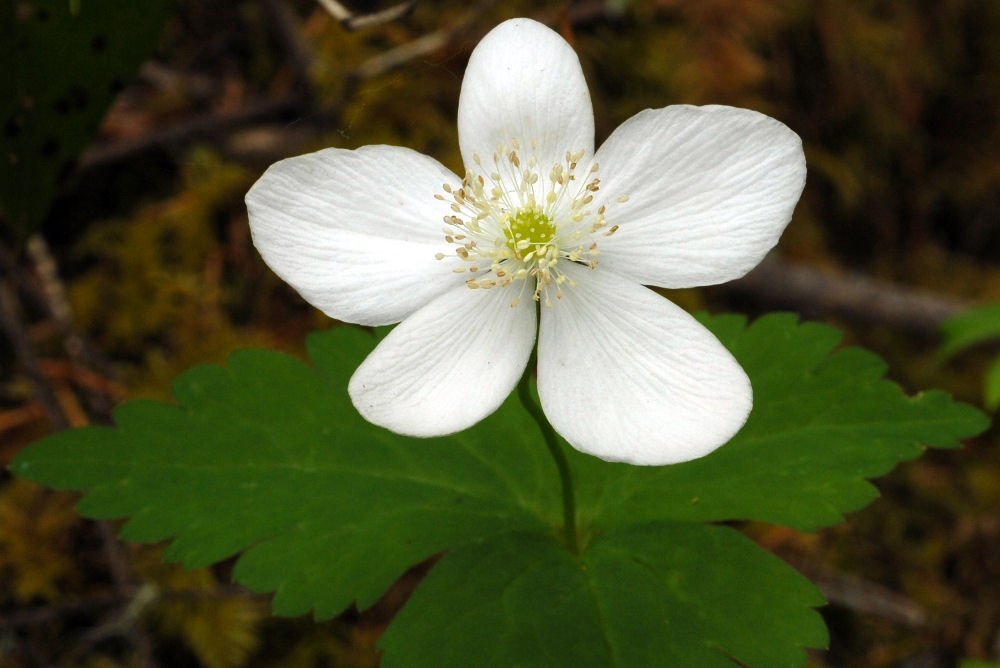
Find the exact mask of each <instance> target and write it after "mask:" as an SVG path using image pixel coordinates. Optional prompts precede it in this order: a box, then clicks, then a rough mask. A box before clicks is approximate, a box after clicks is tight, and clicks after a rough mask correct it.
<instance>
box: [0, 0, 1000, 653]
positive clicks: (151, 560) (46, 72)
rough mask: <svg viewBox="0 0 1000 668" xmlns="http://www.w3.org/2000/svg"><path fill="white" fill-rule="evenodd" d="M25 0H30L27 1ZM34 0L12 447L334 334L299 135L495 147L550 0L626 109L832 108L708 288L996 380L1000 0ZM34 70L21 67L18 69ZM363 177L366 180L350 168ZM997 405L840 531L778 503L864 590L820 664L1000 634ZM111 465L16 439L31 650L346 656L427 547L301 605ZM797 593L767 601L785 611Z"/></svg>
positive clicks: (0, 613)
mask: <svg viewBox="0 0 1000 668" xmlns="http://www.w3.org/2000/svg"><path fill="white" fill-rule="evenodd" d="M5 4H6V3H5ZM134 4H135V6H134V7H133V6H123V5H122V3H116V2H110V1H109V0H11V2H10V3H9V5H7V8H3V9H0V12H2V14H3V16H2V17H0V21H2V23H0V57H2V58H3V59H4V60H3V61H2V62H0V71H3V72H6V73H8V74H9V73H13V74H14V76H13V77H12V78H13V79H14V80H13V81H12V82H10V84H8V83H4V97H3V99H0V105H2V106H0V111H2V116H0V123H3V132H2V135H0V143H2V144H3V152H2V155H0V271H2V283H0V326H2V328H0V342H2V343H0V465H4V466H5V465H6V464H8V463H9V462H10V459H11V458H12V457H13V456H14V454H16V453H17V452H18V450H20V449H21V448H23V447H24V446H26V445H28V444H29V443H31V442H33V441H34V440H37V439H38V438H40V437H42V436H44V435H45V434H47V433H50V432H51V431H52V430H54V429H61V428H65V427H67V426H77V425H82V424H88V423H108V422H109V420H110V410H111V408H112V407H113V406H114V405H115V404H117V403H118V402H120V401H122V400H125V399H129V398H135V397H153V398H158V399H168V398H169V382H170V379H171V378H173V377H174V376H175V375H177V374H178V373H180V372H181V371H183V370H185V369H186V368H188V367H190V366H191V365H194V364H197V363H205V362H222V361H224V359H225V356H226V355H227V353H229V352H230V351H232V350H234V349H237V348H244V347H251V346H268V347H273V348H278V349H283V350H286V351H289V352H291V353H293V354H301V353H302V341H303V336H304V335H305V333H306V332H308V331H310V330H313V329H320V328H326V327H328V326H329V325H330V321H329V320H328V319H327V318H325V317H324V316H323V315H322V314H320V313H319V312H317V311H315V310H314V309H312V308H311V307H309V306H308V305H306V304H305V303H304V302H303V301H302V300H301V299H300V298H299V297H298V296H297V295H296V294H295V293H294V292H293V291H292V290H291V289H290V288H288V287H287V286H286V285H284V284H283V283H282V282H281V281H279V280H278V279H277V278H276V277H275V276H274V275H273V274H272V273H271V272H270V270H268V269H267V268H266V266H265V265H264V264H263V262H262V261H261V260H260V258H259V256H258V255H257V253H256V251H255V250H254V249H253V247H252V245H251V243H250V239H249V230H248V227H247V220H246V211H245V208H244V205H243V195H244V194H245V192H246V191H247V189H248V188H249V186H250V185H251V184H252V183H253V182H254V180H255V179H256V178H257V177H258V176H259V175H260V174H261V173H262V171H263V170H264V169H265V168H266V167H267V165H269V164H270V163H271V162H273V161H275V160H278V159H280V158H283V157H287V156H290V155H296V154H299V153H303V152H307V151H311V150H316V149H319V148H322V147H326V146H338V147H344V148H356V147H358V146H361V145H364V144H372V143H388V144H397V145H403V146H408V147H411V148H414V149H416V150H419V151H422V152H424V153H427V154H430V155H433V156H435V157H436V158H438V159H440V160H441V161H442V162H444V163H445V164H446V165H447V166H449V167H450V168H452V169H453V170H456V171H461V160H460V157H459V153H458V144H457V134H456V129H455V112H456V108H457V103H458V92H459V87H460V84H461V78H462V73H463V70H464V67H465V63H466V61H467V59H468V56H469V53H470V51H471V49H472V48H473V47H474V46H475V44H476V42H477V41H478V40H479V39H480V38H481V37H482V36H483V35H484V34H485V33H486V32H488V31H489V30H490V29H491V28H492V27H493V26H495V25H496V24H497V23H499V22H500V21H502V20H503V19H506V18H510V17H514V16H529V17H532V18H535V19H537V20H540V21H543V22H545V23H547V24H548V25H550V26H552V27H553V28H555V29H556V30H558V31H559V32H560V33H561V34H562V35H563V36H564V37H565V38H566V39H567V40H568V41H569V42H570V43H571V44H573V46H574V47H575V48H576V50H577V51H578V53H579V55H580V60H581V62H582V64H583V69H584V72H585V73H586V76H587V80H588V82H589V84H590V87H591V95H592V98H593V100H594V105H595V115H596V120H597V137H598V141H599V142H600V141H601V140H602V139H603V138H604V137H606V136H607V135H608V133H609V132H610V131H611V130H613V129H614V128H615V127H616V126H617V125H618V124H619V123H621V122H622V121H624V120H626V119H627V118H629V117H630V116H632V115H633V114H635V113H636V112H638V111H640V110H641V109H644V108H647V107H654V108H655V107H662V106H666V105H669V104H677V103H688V104H709V103H719V104H729V105H736V106H741V107H749V108H752V109H756V110H758V111H761V112H763V113H766V114H769V115H771V116H773V117H775V118H777V119H779V120H781V121H783V122H784V123H786V124H787V125H788V126H789V127H791V128H792V129H793V130H795V131H796V132H798V133H799V135H800V136H801V137H802V139H803V142H804V144H805V150H806V156H807V160H808V164H809V177H808V183H807V185H806V189H805V193H804V194H803V197H802V200H801V202H800V203H799V206H798V209H797V210H796V212H795V217H794V219H793V221H792V223H791V225H790V226H789V227H788V230H787V231H786V232H785V235H784V237H783V238H782V240H781V243H780V246H779V248H778V249H777V251H775V253H773V254H772V257H771V258H769V259H768V260H767V261H766V262H765V264H764V265H762V266H761V267H760V268H759V269H758V270H756V271H754V272H753V273H752V274H750V275H749V276H748V277H746V278H744V279H742V280H740V281H737V282H734V283H732V284H729V285H725V286H718V287H713V288H709V289H702V290H698V291H675V292H670V293H669V296H670V298H672V299H674V300H675V301H677V302H678V303H680V304H681V305H682V306H684V307H685V308H688V309H690V310H697V309H709V310H712V311H738V312H743V313H747V314H749V315H751V316H753V315H756V314H760V313H763V312H765V311H768V310H774V309H783V310H793V311H797V312H799V313H801V314H802V317H803V318H809V319H817V320H822V321H824V322H828V323H831V324H833V325H836V326H838V327H840V328H841V329H843V330H844V331H845V343H846V344H849V345H855V344H856V345H863V346H866V347H868V348H870V349H872V350H874V351H875V352H877V353H878V354H880V355H882V356H883V357H884V358H885V359H886V360H887V362H888V363H889V375H890V376H891V377H892V378H893V379H894V380H896V381H898V382H899V383H900V384H902V386H903V387H904V388H905V389H906V390H907V391H908V392H911V393H913V392H917V391H919V390H920V389H922V388H930V387H942V388H945V389H947V390H950V391H951V392H953V393H954V394H955V395H956V396H957V397H958V398H960V399H962V400H964V401H968V402H971V403H974V404H979V405H981V402H982V399H981V396H982V383H983V376H984V371H985V369H986V368H987V367H988V366H989V365H990V364H991V362H992V360H993V359H994V358H995V357H996V355H997V352H998V350H1000V348H998V347H997V346H996V345H995V344H994V345H992V346H991V345H985V346H980V347H977V348H974V349H972V350H969V351H966V352H963V353H961V354H959V355H957V356H955V357H953V358H951V359H948V360H942V359H941V357H940V355H939V350H940V346H941V337H940V326H941V323H942V322H943V321H944V320H945V319H947V318H949V317H952V316H954V315H956V314H959V313H961V312H963V311H965V310H966V309H968V308H970V307H972V306H975V305H981V304H986V303H989V302H991V301H997V300H1000V38H998V35H1000V3H998V2H994V1H993V0H815V1H809V0H578V1H574V2H566V1H561V2H528V1H520V0H512V1H509V2H505V1H499V0H492V1H490V0H478V1H475V2H459V1H441V2H432V1H430V0H410V1H408V2H404V3H402V4H394V3H392V2H384V1H376V0H372V1H370V2H366V1H364V0H352V1H350V2H347V1H346V0H345V2H344V4H339V3H336V2H331V1H330V0H323V1H320V2H317V1H315V0H313V1H310V0H176V1H170V0H149V1H148V2H145V3H134ZM3 76H4V77H5V78H6V77H7V75H6V74H5V75H3ZM347 187H349V184H347ZM998 437H1000V434H998V430H997V429H996V428H995V427H994V428H993V429H991V431H990V432H988V433H987V434H985V435H984V436H982V437H980V438H979V439H978V440H976V441H973V442H969V443H967V444H966V447H965V448H964V449H962V450H959V451H946V452H930V453H928V454H927V455H926V456H925V457H923V458H922V459H920V460H919V461H916V462H912V463H908V464H905V465H903V466H901V467H900V468H899V469H898V470H896V471H894V472H893V473H892V474H890V475H889V476H886V477H884V478H882V479H880V480H878V481H877V482H876V484H877V486H878V487H879V488H880V490H881V491H882V496H881V498H880V499H879V500H877V501H876V502H875V503H873V504H872V505H871V506H870V507H868V508H867V509H865V510H864V511H861V512H859V513H855V514H853V515H852V516H850V517H849V518H848V521H847V522H846V523H844V524H842V525H840V526H837V527H834V528H832V529H827V530H823V531H820V532H819V533H817V534H800V533H796V532H793V531H789V530H786V529H783V528H780V527H772V526H765V525H753V524H750V525H746V526H745V527H744V529H745V531H746V532H747V533H748V534H749V535H750V536H751V537H752V538H754V539H755V540H756V541H757V542H759V543H760V544H761V545H763V546H765V547H767V548H768V549H771V550H773V551H775V552H776V553H777V554H779V555H780V556H782V557H783V558H784V559H786V560H787V561H788V562H789V563H791V564H792V565H793V566H795V567H796V568H798V569H799V570H800V571H802V572H803V573H805V574H806V575H807V576H809V577H810V578H812V579H813V580H814V581H815V582H816V583H817V584H818V585H819V586H820V587H821V588H822V589H823V591H824V593H825V594H826V596H827V598H828V599H829V600H830V605H829V606H827V607H826V608H824V609H823V615H824V617H825V618H826V620H827V623H828V625H829V627H830V631H831V646H830V649H829V651H817V652H813V653H812V654H811V655H810V665H811V666H816V667H823V666H859V667H861V666H864V667H868V666H905V667H909V668H936V667H950V666H955V665H958V663H959V662H960V661H961V660H964V659H979V660H995V661H1000V453H998V447H997V445H998V443H997V442H998ZM76 499H77V497H76V496H75V495H72V494H64V493H56V492H52V491H47V490H44V489H42V488H39V487H37V486H35V485H32V484H29V483H26V482H23V481H20V480H16V479H13V478H12V477H11V476H10V475H9V474H8V473H6V472H2V473H0V665H2V666H4V667H7V666H11V667H13V668H20V667H27V666H71V667H75V666H80V667H87V668H111V667H117V666H140V667H143V668H146V667H153V666H181V667H185V666H191V667H201V666H204V667H206V668H236V667H239V666H255V667H257V666H259V667H270V666H304V667H305V666H309V667H312V666H331V667H333V666H345V667H354V666H357V667H361V666H375V665H377V664H378V653H377V651H376V650H375V643H376V641H377V639H378V636H379V633H380V632H381V631H382V629H383V628H384V627H385V626H386V625H387V624H388V623H389V621H390V620H391V618H392V615H393V614H394V612H395V610H397V609H398V608H399V607H400V606H401V605H402V604H403V602H405V599H406V596H407V595H408V593H409V592H410V591H411V590H412V588H413V587H414V586H415V585H416V584H417V583H418V582H419V579H420V576H421V574H422V572H423V570H422V569H423V568H424V567H421V568H417V569H415V570H414V571H412V572H411V573H408V574H407V575H405V576H404V577H403V578H402V579H401V580H400V581H399V582H398V583H397V585H396V586H395V587H394V588H393V589H392V590H390V591H389V592H388V593H387V594H386V596H385V598H384V599H383V600H382V601H380V602H379V603H378V604H377V605H376V606H375V607H374V608H372V609H370V610H362V611H358V610H348V611H346V612H344V614H343V615H341V616H339V617H338V618H336V619H334V620H332V621H329V622H325V623H322V624H316V623H313V622H312V621H311V620H310V619H308V618H303V619H292V620H288V619H275V618H272V617H271V616H270V614H269V608H268V605H267V599H266V597H260V596H256V595H253V594H250V593H248V592H246V591H244V590H243V589H241V588H239V587H236V586H234V585H232V584H230V583H229V579H228V572H229V570H230V567H231V563H223V564H220V565H217V566H216V567H214V568H212V569H206V570H200V571H191V572H184V571H182V570H180V569H179V568H176V567H173V566H170V565H163V564H161V563H160V562H159V553H160V551H161V547H157V546H139V545H133V544H123V543H119V542H117V541H116V540H115V539H114V534H115V531H116V526H115V525H114V524H113V523H100V522H90V521H85V520H82V519H80V518H79V517H78V516H77V515H76V514H75V513H74V511H73V505H74V503H75V501H76ZM761 623H767V620H761Z"/></svg>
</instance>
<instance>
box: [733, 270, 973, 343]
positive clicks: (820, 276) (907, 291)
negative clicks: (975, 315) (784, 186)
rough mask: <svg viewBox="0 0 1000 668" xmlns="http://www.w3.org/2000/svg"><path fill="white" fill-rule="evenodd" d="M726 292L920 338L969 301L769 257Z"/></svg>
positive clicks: (929, 334) (934, 331)
mask: <svg viewBox="0 0 1000 668" xmlns="http://www.w3.org/2000/svg"><path fill="white" fill-rule="evenodd" d="M722 289H723V290H725V291H727V292H732V293H734V294H739V295H742V296H747V297H751V298H753V299H755V300H759V301H761V302H764V303H766V305H767V306H769V307H778V308H792V309H795V310H797V311H800V312H802V313H806V314H817V315H826V314H831V313H832V314H836V315H840V316H843V317H845V318H849V319H851V320H855V321H858V322H863V323H870V324H879V325H888V326H890V327H894V328H896V329H899V330H902V331H904V332H907V333H909V334H913V335H916V336H920V337H923V338H928V339H931V338H935V337H936V336H937V333H938V327H939V326H940V325H941V323H942V322H943V321H944V320H946V319H947V318H950V317H951V316H953V315H955V314H957V313H959V312H961V311H963V310H965V309H967V308H969V307H970V306H972V304H971V302H968V301H966V300H963V299H959V298H954V297H942V296H939V295H935V294H932V293H929V292H924V291H920V290H914V289H913V288H910V287H908V286H905V285H900V284H898V283H891V282H889V281H881V280H877V279H874V278H872V277H870V276H865V275H863V274H857V273H844V274H839V275H835V274H824V273H822V272H820V271H817V270H816V269H811V268H808V267H803V266H795V265H791V264H788V263H786V262H784V261H782V260H779V259H777V258H770V259H768V260H766V261H764V262H763V263H761V265H760V266H759V267H757V268H756V269H754V270H753V271H752V272H750V273H749V274H747V275H746V276H744V277H743V278H741V279H740V280H738V281H733V282H732V283H727V284H726V285H725V286H724V287H723V288H722Z"/></svg>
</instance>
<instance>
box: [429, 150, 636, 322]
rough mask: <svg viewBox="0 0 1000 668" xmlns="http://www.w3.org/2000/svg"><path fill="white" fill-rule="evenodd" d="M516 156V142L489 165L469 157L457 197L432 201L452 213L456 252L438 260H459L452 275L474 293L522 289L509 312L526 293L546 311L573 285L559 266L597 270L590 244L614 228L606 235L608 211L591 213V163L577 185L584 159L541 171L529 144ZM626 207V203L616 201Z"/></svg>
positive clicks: (594, 182)
mask: <svg viewBox="0 0 1000 668" xmlns="http://www.w3.org/2000/svg"><path fill="white" fill-rule="evenodd" d="M521 151H522V149H521V144H520V142H519V141H517V140H516V139H515V140H511V143H510V145H499V146H497V150H496V152H495V153H493V155H492V164H489V163H488V162H486V161H484V160H482V159H481V158H480V156H479V155H474V156H473V160H474V162H475V165H474V167H475V169H468V170H467V171H466V173H465V178H463V179H462V185H461V186H460V187H459V188H457V189H455V188H452V187H451V186H450V185H448V184H445V185H444V186H443V188H444V192H445V193H446V194H445V195H441V194H437V195H435V196H434V197H435V198H437V199H438V200H442V201H448V200H451V204H450V206H451V210H452V211H453V212H454V214H452V215H447V216H445V217H444V223H445V228H444V239H445V241H446V242H448V243H449V244H452V245H453V246H454V250H453V252H452V253H438V254H437V255H436V257H437V259H439V260H443V259H444V258H446V257H454V258H458V259H459V260H460V262H458V263H456V264H455V266H454V268H453V271H455V272H456V273H460V274H461V273H468V274H470V277H469V278H468V279H467V280H466V281H465V283H466V285H468V286H469V288H472V289H483V290H488V289H491V288H496V287H508V286H511V285H516V284H518V283H520V289H519V290H518V293H517V294H516V295H515V296H514V298H513V299H512V300H511V302H510V305H511V307H514V306H517V304H518V303H519V302H520V300H521V297H522V296H523V295H524V293H525V291H526V289H531V295H532V299H534V300H535V301H539V302H543V303H544V304H545V305H546V306H552V300H551V296H552V295H553V294H554V296H555V298H556V299H560V298H562V296H563V287H564V285H565V286H568V287H573V286H574V285H575V283H574V282H573V280H572V279H569V278H568V276H567V275H566V274H565V273H564V272H563V270H562V269H563V267H564V266H565V264H564V263H567V262H572V263H576V264H580V265H583V266H586V267H589V268H590V269H595V268H596V267H597V254H598V251H597V242H596V241H595V239H594V237H595V236H597V234H598V231H601V234H602V235H603V236H611V235H612V234H614V233H615V231H617V230H618V226H617V225H613V226H611V227H610V228H608V229H607V230H604V229H603V228H605V227H607V221H606V220H605V212H606V206H600V207H598V208H597V209H596V210H593V209H592V208H591V206H590V205H591V202H593V200H594V194H595V193H596V192H597V191H598V190H600V187H601V186H600V183H601V180H600V179H599V178H597V177H596V176H593V175H594V174H595V173H596V172H597V168H598V167H597V163H592V164H591V165H590V166H589V168H588V169H587V171H586V177H587V178H589V179H590V180H589V181H585V180H584V179H583V178H580V176H581V174H580V172H581V171H582V170H581V169H580V165H579V161H580V160H581V159H582V158H583V156H584V152H583V151H575V152H567V153H566V156H565V160H564V161H560V162H558V163H556V164H554V165H552V166H551V167H549V168H548V169H547V170H546V171H543V170H542V168H541V166H540V165H539V164H538V159H537V157H536V155H535V153H536V151H535V143H534V142H531V143H530V146H529V147H528V150H527V151H525V152H524V153H523V155H524V157H522V153H521ZM525 157H526V159H525ZM626 200H628V196H626V195H622V196H620V197H619V198H618V199H617V201H618V202H625V201H626ZM532 288H533V289H532Z"/></svg>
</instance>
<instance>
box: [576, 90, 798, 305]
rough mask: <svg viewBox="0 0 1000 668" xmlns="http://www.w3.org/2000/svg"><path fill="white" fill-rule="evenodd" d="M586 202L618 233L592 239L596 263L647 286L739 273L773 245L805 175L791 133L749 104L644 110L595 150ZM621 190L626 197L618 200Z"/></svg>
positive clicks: (698, 281)
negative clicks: (595, 182) (595, 179)
mask: <svg viewBox="0 0 1000 668" xmlns="http://www.w3.org/2000/svg"><path fill="white" fill-rule="evenodd" d="M596 160H597V161H598V163H599V164H600V172H599V173H598V176H600V177H601V179H602V184H601V191H600V192H599V197H597V198H595V201H594V203H593V206H594V207H595V208H596V207H598V206H600V205H601V204H602V203H606V204H607V205H608V214H607V220H608V223H609V224H611V225H615V224H617V225H619V226H620V229H619V230H618V231H617V233H616V234H615V235H614V236H613V237H610V238H607V239H604V240H603V241H602V240H600V238H598V244H599V246H600V250H601V263H602V266H603V267H607V268H609V269H613V270H614V271H616V272H618V273H620V274H622V275H623V276H628V277H630V278H634V279H635V280H636V281H638V282H640V283H644V284H646V285H658V286H662V287H667V288H681V287H691V286H696V285H713V284H715V283H723V282H725V281H729V280H732V279H734V278H739V277H740V276H742V275H743V274H745V273H746V272H748V271H750V269H752V268H753V267H755V266H756V265H757V263H759V262H760V261H761V259H762V258H763V257H764V255H765V254H766V253H767V251H768V250H770V249H771V248H772V247H773V246H774V245H775V244H776V243H777V242H778V237H780V236H781V232H782V231H783V230H784V229H785V225H787V224H788V221H789V220H791V217H792V210H793V209H794V208H795V203H796V202H797V201H798V199H799V194H800V193H801V192H802V187H803V185H805V179H806V162H805V155H804V154H803V152H802V142H801V141H800V140H799V137H798V135H796V134H795V133H794V132H792V131H791V130H789V129H788V128H787V127H786V126H785V125H783V124H782V123H780V122H778V121H776V120H774V119H773V118H770V117H768V116H765V115H763V114H759V113H757V112H755V111H750V110H748V109H736V108H733V107H721V106H710V107H692V106H686V105H678V106H673V107H666V108H665V109H656V110H651V109H647V110H646V111H643V112H641V113H639V114H637V115H635V116H633V117H632V118H631V119H629V120H628V121H626V122H625V123H623V124H622V125H621V126H620V127H619V128H618V129H617V130H615V131H614V132H613V133H612V134H611V136H610V137H608V140H607V141H606V142H604V144H603V145H602V146H601V148H600V149H598V151H597V156H596ZM621 195H628V197H629V199H628V201H627V202H626V203H624V204H620V203H618V202H617V201H616V200H617V198H618V197H619V196H621Z"/></svg>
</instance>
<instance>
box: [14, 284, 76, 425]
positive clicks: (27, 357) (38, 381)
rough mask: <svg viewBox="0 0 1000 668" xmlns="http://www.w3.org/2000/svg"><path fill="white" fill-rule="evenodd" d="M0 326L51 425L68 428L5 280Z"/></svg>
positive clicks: (67, 422)
mask: <svg viewBox="0 0 1000 668" xmlns="http://www.w3.org/2000/svg"><path fill="white" fill-rule="evenodd" d="M0 329H2V330H3V331H4V333H5V334H6V335H7V339H8V340H9V341H10V344H11V348H12V349H13V350H14V353H15V354H16V355H17V359H19V360H20V361H21V364H23V365H24V370H25V372H26V373H27V374H28V377H29V378H31V381H32V383H33V384H34V385H35V393H36V396H37V398H38V402H39V403H40V404H41V405H42V408H44V409H45V414H46V415H47V416H48V418H49V421H50V422H51V423H52V426H53V427H54V428H55V429H65V428H66V427H68V426H69V421H68V420H67V419H66V416H65V415H64V414H63V412H62V410H61V409H60V407H59V402H58V400H57V399H56V396H55V393H54V392H53V391H52V387H51V386H49V383H48V380H47V379H46V378H45V374H43V373H42V370H41V366H40V365H39V361H38V356H37V355H36V354H35V351H34V349H33V348H32V347H31V343H30V341H29V340H28V335H27V333H26V332H25V331H24V327H23V326H22V324H21V319H20V317H19V315H18V308H17V300H16V297H15V296H14V292H13V290H11V288H10V286H9V285H8V284H7V283H2V284H0Z"/></svg>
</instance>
